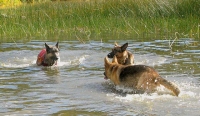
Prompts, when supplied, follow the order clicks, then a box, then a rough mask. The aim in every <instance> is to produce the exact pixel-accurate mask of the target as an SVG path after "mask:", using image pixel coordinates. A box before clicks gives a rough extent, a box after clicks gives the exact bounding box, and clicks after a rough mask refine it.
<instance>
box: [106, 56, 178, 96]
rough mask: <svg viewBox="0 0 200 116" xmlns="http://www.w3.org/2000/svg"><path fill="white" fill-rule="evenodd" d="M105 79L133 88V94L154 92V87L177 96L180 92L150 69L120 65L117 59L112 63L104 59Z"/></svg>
mask: <svg viewBox="0 0 200 116" xmlns="http://www.w3.org/2000/svg"><path fill="white" fill-rule="evenodd" d="M104 63H105V64H104V66H105V72H104V75H105V79H110V80H111V81H112V82H114V84H115V85H122V86H124V87H129V88H133V90H136V91H135V92H142V93H144V92H147V93H149V92H154V91H155V89H156V87H158V86H160V85H163V86H164V87H165V88H167V89H169V90H171V91H172V92H173V94H174V95H175V96H178V95H179V93H180V90H179V89H178V87H176V85H174V84H173V83H171V82H169V81H167V80H166V79H164V78H162V77H161V76H160V75H159V74H158V73H157V72H156V71H155V69H153V68H152V67H149V66H146V65H121V64H118V61H117V57H116V56H114V57H113V61H112V63H111V62H109V60H108V59H107V57H106V58H105V59H104Z"/></svg>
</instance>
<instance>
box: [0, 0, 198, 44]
mask: <svg viewBox="0 0 200 116" xmlns="http://www.w3.org/2000/svg"><path fill="white" fill-rule="evenodd" d="M199 14H200V0H176V1H174V0H96V1H92V0H91V1H87V2H74V1H67V2H46V3H39V4H26V5H21V6H20V7H17V8H8V9H1V10H0V40H1V42H2V41H13V39H14V40H16V41H19V40H21V41H26V40H27V41H29V40H38V39H41V40H76V39H77V40H80V41H87V40H109V39H141V40H142V41H143V40H146V39H171V38H172V39H173V38H174V37H175V33H179V35H180V37H182V38H195V39H199V33H200V31H199V28H200V15H199Z"/></svg>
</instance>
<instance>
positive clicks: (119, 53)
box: [107, 43, 128, 58]
mask: <svg viewBox="0 0 200 116" xmlns="http://www.w3.org/2000/svg"><path fill="white" fill-rule="evenodd" d="M127 47H128V43H125V44H124V45H122V46H119V45H118V44H117V43H115V47H114V48H113V49H112V52H110V53H109V54H108V55H107V56H108V58H113V57H114V56H115V55H116V57H122V56H123V53H124V51H126V48H127Z"/></svg>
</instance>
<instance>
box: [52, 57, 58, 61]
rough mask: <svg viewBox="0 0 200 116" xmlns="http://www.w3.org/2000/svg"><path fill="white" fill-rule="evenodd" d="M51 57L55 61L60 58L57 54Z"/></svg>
mask: <svg viewBox="0 0 200 116" xmlns="http://www.w3.org/2000/svg"><path fill="white" fill-rule="evenodd" d="M51 59H52V60H54V61H56V60H58V59H59V58H58V57H57V56H53V57H52V58H51Z"/></svg>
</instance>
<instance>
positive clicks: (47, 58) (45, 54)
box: [36, 42, 60, 66]
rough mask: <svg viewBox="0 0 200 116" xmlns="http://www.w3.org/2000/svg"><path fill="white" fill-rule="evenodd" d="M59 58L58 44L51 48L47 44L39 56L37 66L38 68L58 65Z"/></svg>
mask: <svg viewBox="0 0 200 116" xmlns="http://www.w3.org/2000/svg"><path fill="white" fill-rule="evenodd" d="M59 58H60V57H59V46H58V42H57V43H56V45H55V46H49V45H47V44H46V43H45V48H44V49H43V50H42V51H41V52H40V53H39V54H38V57H37V61H36V64H37V65H38V66H53V65H57V63H58V61H59V60H60V59H59Z"/></svg>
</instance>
